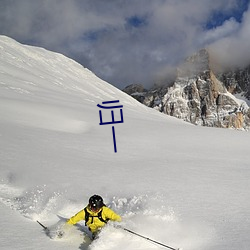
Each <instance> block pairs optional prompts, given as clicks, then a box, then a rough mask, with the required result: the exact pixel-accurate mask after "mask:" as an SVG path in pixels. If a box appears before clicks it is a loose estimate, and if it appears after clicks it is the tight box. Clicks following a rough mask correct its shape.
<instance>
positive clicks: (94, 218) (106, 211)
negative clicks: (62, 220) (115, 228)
mask: <svg viewBox="0 0 250 250" xmlns="http://www.w3.org/2000/svg"><path fill="white" fill-rule="evenodd" d="M85 209H87V212H88V213H89V218H88V221H85V223H86V226H88V228H89V229H90V231H91V232H92V233H95V232H97V231H98V230H99V229H100V228H102V227H103V226H104V225H105V224H106V223H105V222H104V221H108V220H112V221H118V222H119V221H121V220H122V219H121V217H120V216H119V215H118V214H116V213H115V212H114V211H113V210H111V209H110V208H108V207H106V206H103V207H102V208H101V209H100V210H99V211H97V212H93V211H91V210H90V209H89V207H86V208H85ZM100 212H101V218H102V219H103V220H104V221H102V220H100V219H99V218H98V215H99V214H100ZM80 220H85V210H84V209H82V210H81V211H79V212H78V213H77V214H75V215H74V216H72V217H71V218H70V219H69V220H68V221H67V224H70V225H74V224H76V223H77V222H79V221H80Z"/></svg>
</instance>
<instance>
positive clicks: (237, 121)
mask: <svg viewBox="0 0 250 250" xmlns="http://www.w3.org/2000/svg"><path fill="white" fill-rule="evenodd" d="M212 66H213V65H211V60H210V55H209V52H208V51H207V50H205V49H203V50H200V51H199V52H198V53H196V54H194V55H193V56H191V57H189V58H187V60H186V61H185V62H184V63H183V64H182V65H180V67H179V68H178V70H177V77H176V79H175V81H174V83H173V84H172V85H171V86H160V87H154V88H153V89H151V90H149V91H145V90H143V91H141V90H140V89H138V87H137V89H135V90H134V91H133V90H132V88H133V87H135V86H128V87H127V88H126V89H125V90H124V91H125V92H126V93H129V94H130V95H132V96H133V97H135V98H136V99H137V100H139V101H140V102H142V103H143V104H145V105H147V106H149V107H153V108H155V109H157V110H159V111H160V112H163V113H165V114H168V115H171V116H175V117H177V118H180V119H182V120H185V121H188V122H191V123H193V124H196V125H203V126H209V127H223V128H237V129H248V128H249V127H250V109H249V106H248V104H247V102H248V101H247V100H246V98H247V97H249V89H250V88H249V86H250V81H249V68H247V69H245V70H238V71H234V72H232V71H231V72H227V73H214V71H213V69H212V68H213V67H212ZM234 94H238V95H237V96H236V95H234Z"/></svg>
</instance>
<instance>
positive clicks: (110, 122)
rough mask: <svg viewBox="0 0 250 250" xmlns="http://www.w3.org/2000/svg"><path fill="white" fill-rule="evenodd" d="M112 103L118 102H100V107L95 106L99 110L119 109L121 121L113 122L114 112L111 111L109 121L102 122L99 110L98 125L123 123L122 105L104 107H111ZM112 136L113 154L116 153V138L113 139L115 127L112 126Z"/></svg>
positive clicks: (117, 101) (98, 105)
mask: <svg viewBox="0 0 250 250" xmlns="http://www.w3.org/2000/svg"><path fill="white" fill-rule="evenodd" d="M114 103H119V100H116V101H108V102H102V105H100V104H97V107H99V108H101V109H119V108H120V117H121V119H120V120H118V121H116V120H115V116H114V111H113V110H111V118H112V120H111V121H108V122H103V119H102V110H99V117H100V123H99V125H109V124H117V123H123V122H124V121H123V112H122V107H123V105H116V106H106V105H109V104H111V105H113V104H114ZM112 134H113V143H114V151H115V153H116V152H117V148H116V138H115V127H114V126H112Z"/></svg>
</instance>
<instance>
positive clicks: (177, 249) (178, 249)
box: [122, 228, 180, 250]
mask: <svg viewBox="0 0 250 250" xmlns="http://www.w3.org/2000/svg"><path fill="white" fill-rule="evenodd" d="M122 229H123V230H125V231H127V232H129V233H131V234H134V235H137V236H139V237H141V238H143V239H145V240H148V241H151V242H154V243H156V244H158V245H161V246H163V247H166V248H169V249H171V250H180V248H173V247H170V246H167V245H165V244H162V243H160V242H158V241H155V240H152V239H150V238H148V237H145V236H143V235H141V234H138V233H135V232H133V231H131V230H129V229H127V228H122Z"/></svg>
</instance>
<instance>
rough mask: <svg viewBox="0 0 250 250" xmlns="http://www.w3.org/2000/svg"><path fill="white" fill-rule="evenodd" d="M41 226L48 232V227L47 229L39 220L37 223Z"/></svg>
mask: <svg viewBox="0 0 250 250" xmlns="http://www.w3.org/2000/svg"><path fill="white" fill-rule="evenodd" d="M36 222H37V223H38V224H39V225H40V226H42V227H43V229H44V230H45V231H46V230H48V228H47V227H45V226H44V225H43V224H42V223H41V222H39V221H38V220H37V221H36Z"/></svg>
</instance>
